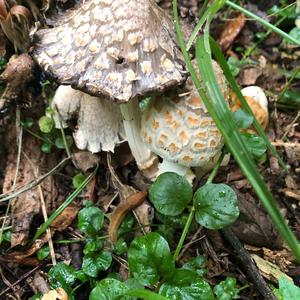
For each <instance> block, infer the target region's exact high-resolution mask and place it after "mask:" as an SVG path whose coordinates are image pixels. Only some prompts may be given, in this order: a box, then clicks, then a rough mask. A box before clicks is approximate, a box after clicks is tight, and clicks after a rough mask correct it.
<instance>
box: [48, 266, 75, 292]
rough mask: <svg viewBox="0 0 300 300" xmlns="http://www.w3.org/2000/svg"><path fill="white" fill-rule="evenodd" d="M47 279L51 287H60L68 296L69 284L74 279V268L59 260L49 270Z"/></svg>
mask: <svg viewBox="0 0 300 300" xmlns="http://www.w3.org/2000/svg"><path fill="white" fill-rule="evenodd" d="M48 280H49V283H50V286H51V288H52V289H56V288H58V287H62V288H63V289H64V290H65V291H66V292H67V293H68V295H69V296H70V295H72V287H71V286H72V285H73V284H74V283H75V281H76V270H75V269H74V268H72V267H71V266H68V265H66V264H64V263H62V262H60V263H58V264H57V265H55V266H53V267H52V268H51V269H50V270H49V272H48Z"/></svg>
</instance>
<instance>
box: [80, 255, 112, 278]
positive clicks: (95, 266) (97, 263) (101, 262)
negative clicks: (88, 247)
mask: <svg viewBox="0 0 300 300" xmlns="http://www.w3.org/2000/svg"><path fill="white" fill-rule="evenodd" d="M111 262H112V256H111V254H110V253H109V252H105V251H103V252H101V253H99V254H98V255H91V254H89V255H85V256H84V257H83V262H82V271H83V272H84V273H85V274H87V275H89V276H90V277H97V276H98V275H99V273H100V272H101V271H106V270H107V269H108V268H109V267H110V265H111Z"/></svg>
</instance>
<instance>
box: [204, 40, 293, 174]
mask: <svg viewBox="0 0 300 300" xmlns="http://www.w3.org/2000/svg"><path fill="white" fill-rule="evenodd" d="M210 46H211V50H212V53H213V54H214V56H215V58H216V60H217V61H218V63H219V64H220V66H221V68H222V70H223V72H224V75H225V77H226V79H227V80H228V82H229V84H230V86H231V87H232V89H233V91H234V92H235V93H236V95H237V97H238V98H239V100H240V102H241V104H242V107H243V109H244V110H245V111H246V112H247V113H248V114H250V115H252V116H253V120H254V122H253V125H254V128H255V129H256V131H257V132H258V134H259V135H260V136H261V137H262V138H263V139H264V141H265V143H266V145H267V147H268V149H269V150H270V151H271V153H272V154H273V155H274V156H275V157H276V158H277V160H278V162H279V164H280V165H281V167H282V168H284V169H285V170H286V171H287V168H286V165H285V163H284V162H283V160H282V159H281V157H280V156H279V154H278V153H277V151H276V149H275V147H274V146H273V145H272V144H271V143H270V141H269V139H268V137H267V135H266V133H265V131H264V130H263V129H262V127H261V126H260V124H259V123H258V121H257V119H256V118H255V116H254V114H253V112H252V110H251V108H250V107H249V105H248V103H247V101H246V100H245V98H244V96H243V94H242V93H241V91H240V89H239V87H238V85H237V83H236V81H235V79H234V77H233V75H232V74H231V72H230V69H229V67H228V64H227V62H226V60H225V57H224V55H223V53H222V51H221V50H220V48H219V46H218V44H217V42H216V41H215V40H214V39H213V38H210Z"/></svg>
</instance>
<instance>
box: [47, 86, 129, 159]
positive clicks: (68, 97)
mask: <svg viewBox="0 0 300 300" xmlns="http://www.w3.org/2000/svg"><path fill="white" fill-rule="evenodd" d="M52 106H53V107H54V108H56V109H57V111H58V112H59V115H57V114H56V115H55V117H54V119H55V125H56V127H57V128H60V127H61V125H62V127H67V123H68V121H69V120H72V119H74V118H77V119H78V120H77V129H76V130H75V132H74V133H73V136H74V140H75V143H76V146H77V148H78V149H81V150H85V149H88V150H89V151H91V152H92V153H96V152H99V151H101V150H102V151H111V152H114V148H115V145H117V144H118V143H120V142H121V141H122V140H124V136H125V133H124V127H123V123H122V116H121V112H120V110H119V107H118V106H117V105H116V104H115V103H110V102H107V101H104V100H102V99H101V98H97V97H93V96H90V95H88V94H85V93H82V92H81V91H78V90H74V89H72V88H71V87H70V86H64V85H61V86H59V87H58V89H57V90H56V92H55V95H54V98H53V101H52ZM61 123H62V124H61Z"/></svg>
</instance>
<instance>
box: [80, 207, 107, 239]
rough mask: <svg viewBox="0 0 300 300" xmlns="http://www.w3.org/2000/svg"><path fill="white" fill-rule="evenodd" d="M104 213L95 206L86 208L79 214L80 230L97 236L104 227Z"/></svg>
mask: <svg viewBox="0 0 300 300" xmlns="http://www.w3.org/2000/svg"><path fill="white" fill-rule="evenodd" d="M103 221H104V213H103V212H102V211H101V210H100V209H99V208H98V207H95V206H90V207H85V208H83V209H81V210H80V211H79V213H78V228H79V229H80V230H81V231H82V232H84V233H85V234H88V235H95V234H97V233H98V232H99V230H100V229H101V227H102V225H103Z"/></svg>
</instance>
